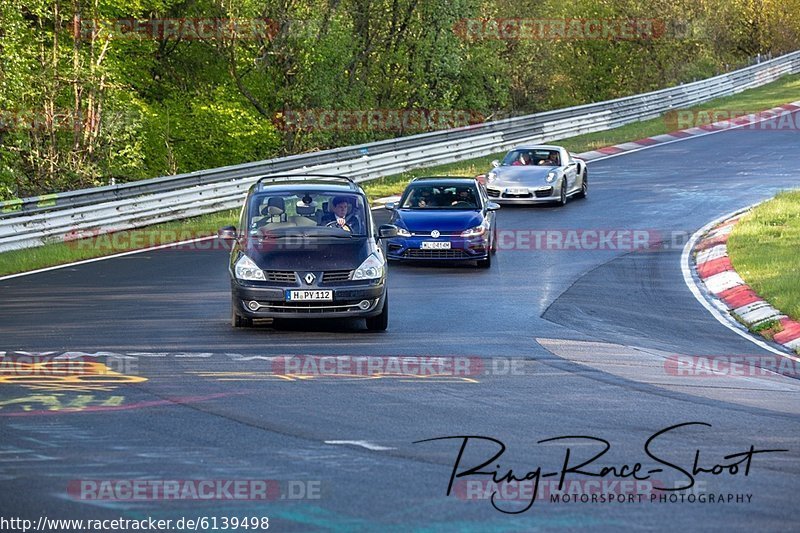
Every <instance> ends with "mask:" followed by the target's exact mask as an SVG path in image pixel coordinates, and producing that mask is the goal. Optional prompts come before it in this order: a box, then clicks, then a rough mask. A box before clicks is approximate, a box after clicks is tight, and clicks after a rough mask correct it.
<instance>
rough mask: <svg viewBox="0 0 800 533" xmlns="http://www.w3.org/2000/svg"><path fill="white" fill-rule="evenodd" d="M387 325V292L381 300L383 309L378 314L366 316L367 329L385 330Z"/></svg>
mask: <svg viewBox="0 0 800 533" xmlns="http://www.w3.org/2000/svg"><path fill="white" fill-rule="evenodd" d="M387 327H389V294H388V293H387V294H386V298H385V299H384V301H383V311H381V314H379V315H378V316H371V317H368V318H367V329H368V330H370V331H386V328H387Z"/></svg>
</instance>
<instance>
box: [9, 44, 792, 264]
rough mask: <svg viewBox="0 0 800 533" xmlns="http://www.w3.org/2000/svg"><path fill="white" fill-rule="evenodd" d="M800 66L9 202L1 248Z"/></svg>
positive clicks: (377, 170) (752, 70)
mask: <svg viewBox="0 0 800 533" xmlns="http://www.w3.org/2000/svg"><path fill="white" fill-rule="evenodd" d="M797 72H800V51H797V52H792V53H790V54H787V55H784V56H781V57H778V58H775V59H772V60H770V61H765V62H763V63H760V64H757V65H752V66H749V67H746V68H743V69H740V70H736V71H733V72H730V73H727V74H722V75H720V76H715V77H713V78H708V79H705V80H700V81H697V82H694V83H688V84H685V85H680V86H677V87H671V88H668V89H662V90H659V91H654V92H650V93H645V94H640V95H635V96H629V97H624V98H618V99H616V100H608V101H605V102H598V103H593V104H586V105H581V106H575V107H569V108H565V109H558V110H554V111H546V112H543V113H536V114H533V115H527V116H523V117H515V118H510V119H505V120H500V121H495V122H487V123H483V124H479V125H474V126H467V127H462V128H456V129H452V130H445V131H436V132H430V133H423V134H419V135H411V136H407V137H400V138H396V139H388V140H385V141H378V142H374V143H369V144H362V145H356V146H347V147H343V148H336V149H332V150H325V151H321V152H315V153H310V154H301V155H294V156H289V157H283V158H278V159H270V160H266V161H259V162H255V163H247V164H244V165H234V166H228V167H221V168H215V169H210V170H202V171H198V172H191V173H188V174H180V175H177V176H165V177H160V178H154V179H149V180H142V181H136V182H131V183H125V184H119V185H109V186H104V187H96V188H91V189H82V190H77V191H70V192H65V193H58V194H50V195H44V196H38V197H33V198H26V199H18V200H11V201H7V202H2V203H0V251H7V250H13V249H20V248H28V247H33V246H38V245H41V244H45V243H48V242H59V241H63V240H65V239H74V238H79V237H80V236H84V235H95V234H98V233H106V232H110V231H117V230H121V229H128V228H135V227H141V226H145V225H149V224H153V223H158V222H165V221H169V220H177V219H180V218H185V217H189V216H196V215H200V214H204V213H211V212H215V211H220V210H223V209H229V208H233V207H238V206H239V205H240V204H241V200H242V198H243V197H244V195H245V193H246V191H247V189H248V188H249V186H250V185H251V184H252V183H253V182H255V181H256V179H257V178H259V177H263V176H265V175H270V174H278V173H283V174H287V173H289V174H293V173H304V172H317V173H319V172H322V173H330V174H346V175H348V176H352V177H353V178H355V179H356V181H368V180H371V179H375V178H379V177H383V176H390V175H394V174H399V173H401V172H405V171H407V170H410V169H414V168H422V167H425V166H432V165H440V164H445V163H451V162H455V161H460V160H463V159H471V158H475V157H480V156H483V155H488V154H492V153H496V152H498V151H502V150H505V149H508V148H510V147H512V146H514V145H516V144H519V143H522V142H547V141H549V140H553V139H561V138H565V137H571V136H575V135H581V134H584V133H591V132H595V131H602V130H606V129H611V128H615V127H618V126H621V125H624V124H628V123H631V122H635V121H640V120H647V119H650V118H655V117H658V116H660V115H661V114H663V113H665V112H667V111H669V110H673V109H680V108H685V107H688V106H691V105H695V104H698V103H701V102H705V101H708V100H710V99H713V98H718V97H721V96H728V95H732V94H736V93H738V92H741V91H744V90H746V89H749V88H752V87H758V86H761V85H764V84H766V83H769V82H771V81H774V80H776V79H778V78H779V77H781V76H783V75H785V74H794V73H797Z"/></svg>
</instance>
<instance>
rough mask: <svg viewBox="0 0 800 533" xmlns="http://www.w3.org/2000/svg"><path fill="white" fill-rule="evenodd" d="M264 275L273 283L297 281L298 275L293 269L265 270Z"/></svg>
mask: <svg viewBox="0 0 800 533" xmlns="http://www.w3.org/2000/svg"><path fill="white" fill-rule="evenodd" d="M264 277H265V278H266V280H267V281H271V282H273V283H297V276H296V275H295V273H294V271H292V270H265V271H264Z"/></svg>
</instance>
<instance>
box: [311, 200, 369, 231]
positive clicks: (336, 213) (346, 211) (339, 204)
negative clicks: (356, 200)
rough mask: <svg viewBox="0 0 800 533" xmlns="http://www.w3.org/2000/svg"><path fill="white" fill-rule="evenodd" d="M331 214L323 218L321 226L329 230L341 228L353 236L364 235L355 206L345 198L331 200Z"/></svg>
mask: <svg viewBox="0 0 800 533" xmlns="http://www.w3.org/2000/svg"><path fill="white" fill-rule="evenodd" d="M331 205H332V206H333V207H332V208H331V211H332V212H331V213H328V214H327V215H325V216H324V217H323V218H322V222H321V224H322V225H323V226H325V227H328V228H341V229H343V230H345V231H349V232H350V233H353V234H361V233H363V231H362V228H361V221H360V220H359V219H358V216H357V215H356V214H355V213H354V211H355V210H354V209H353V204H351V203H350V200H348V199H347V198H345V197H344V196H336V197H334V198H333V200H331Z"/></svg>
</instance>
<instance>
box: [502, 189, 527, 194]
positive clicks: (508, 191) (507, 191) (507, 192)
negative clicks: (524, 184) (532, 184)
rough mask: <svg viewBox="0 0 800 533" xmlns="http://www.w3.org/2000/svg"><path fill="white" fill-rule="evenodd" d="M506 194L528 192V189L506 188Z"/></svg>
mask: <svg viewBox="0 0 800 533" xmlns="http://www.w3.org/2000/svg"><path fill="white" fill-rule="evenodd" d="M506 194H528V189H521V188H512V189H506Z"/></svg>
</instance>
